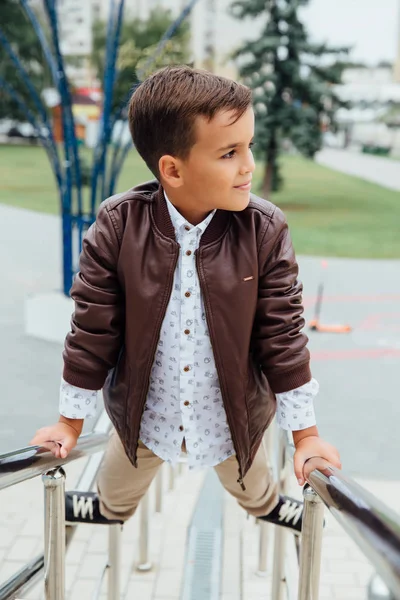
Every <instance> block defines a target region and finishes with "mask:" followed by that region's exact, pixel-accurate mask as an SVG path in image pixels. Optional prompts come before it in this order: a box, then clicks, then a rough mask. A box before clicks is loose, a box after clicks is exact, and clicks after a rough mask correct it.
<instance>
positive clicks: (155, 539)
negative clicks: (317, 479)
mask: <svg viewBox="0 0 400 600" xmlns="http://www.w3.org/2000/svg"><path fill="white" fill-rule="evenodd" d="M83 464H84V460H79V461H77V462H76V463H75V464H74V463H73V464H71V465H69V466H68V467H67V476H68V477H67V483H68V486H67V487H69V488H73V487H74V485H73V484H74V482H75V481H76V479H77V478H78V474H79V473H80V471H81V469H82V468H83ZM164 473H165V476H164V486H165V488H166V487H167V481H166V480H167V474H168V470H167V468H165V471H164ZM203 477H204V475H203V474H202V473H198V474H192V473H190V474H189V473H187V472H186V471H184V474H183V475H182V476H180V477H178V478H177V480H176V486H175V489H174V491H173V492H168V491H165V494H164V508H163V513H162V514H161V515H160V514H154V511H153V508H151V515H152V517H151V521H150V529H151V550H150V552H151V561H152V563H153V569H152V570H151V571H148V572H145V573H140V572H138V571H137V570H136V565H137V560H138V548H139V545H138V534H139V516H140V511H138V512H137V514H136V515H135V517H134V518H133V519H131V521H130V522H129V523H128V524H127V525H126V526H125V528H124V533H123V547H122V584H123V585H122V590H123V592H124V595H123V598H124V599H126V600H128V599H129V600H133V599H136V598H137V599H140V600H181V596H180V590H181V584H182V576H183V566H184V560H185V550H186V533H187V527H188V525H189V523H190V520H191V515H192V512H193V509H194V506H195V502H196V499H197V495H198V492H199V490H200V488H201V485H202V482H203ZM358 482H359V483H360V484H361V485H363V486H364V487H366V488H367V489H369V490H370V491H371V492H372V493H374V494H375V495H376V496H378V497H379V498H380V499H381V500H382V501H383V502H385V503H386V504H387V505H388V506H391V507H392V508H393V509H394V510H396V511H397V512H399V513H400V482H391V483H387V482H386V483H385V482H381V481H368V480H362V479H358ZM292 488H293V489H292V490H291V493H292V495H297V496H299V493H300V489H299V488H298V486H297V485H296V483H295V481H294V479H293V486H292ZM2 494H3V499H2V500H3V503H2V507H3V511H2V513H1V519H0V582H1V583H3V582H4V581H5V580H6V579H7V578H8V577H9V576H11V575H13V574H14V573H15V571H17V570H18V569H19V568H20V567H22V566H24V564H25V563H26V562H27V561H28V560H29V559H31V558H33V557H34V556H36V555H37V554H38V553H39V552H41V551H42V549H43V534H42V529H43V517H42V515H43V507H42V495H43V490H42V484H41V481H40V478H39V479H35V480H32V481H29V482H27V483H24V484H20V485H19V486H14V487H13V488H10V489H8V490H5V491H3V492H2ZM150 494H151V495H150V498H151V501H153V499H154V490H150ZM273 529H274V528H273V527H272V526H271V536H270V545H269V553H268V557H269V573H268V574H267V576H266V577H260V576H258V575H257V569H258V548H259V538H258V536H259V528H258V526H256V525H255V523H254V519H250V518H249V519H247V518H246V515H245V513H244V512H243V511H242V510H241V509H240V508H239V507H238V506H237V505H236V503H235V501H234V500H233V499H232V498H231V497H230V496H228V494H226V495H225V515H224V556H223V574H222V589H221V595H220V599H221V600H269V599H270V598H271V595H270V590H271V572H272V554H273V548H272V544H273ZM107 535H108V528H107V527H101V526H100V527H96V526H91V525H89V526H79V527H78V530H77V532H76V534H75V536H74V539H73V542H72V544H71V547H70V548H69V550H68V555H67V567H66V586H67V591H68V594H67V600H77V599H79V600H89V599H90V598H91V596H92V593H93V591H94V589H95V588H96V585H97V582H98V579H99V576H100V572H101V571H102V569H103V567H104V565H105V561H106V556H107ZM372 574H373V568H372V566H371V565H370V564H369V562H368V561H367V559H366V558H365V557H364V556H363V555H362V554H361V552H360V551H359V550H358V548H357V547H356V546H355V544H354V543H353V542H352V541H351V540H350V538H349V537H348V536H347V535H346V534H345V533H344V531H343V530H342V528H341V527H340V526H339V525H338V524H337V522H336V521H335V519H334V518H333V517H332V516H331V515H329V514H328V515H327V526H326V529H325V533H324V543H323V557H322V569H321V593H320V599H321V600H335V599H340V600H366V598H367V596H366V593H367V584H368V581H369V579H370V577H371V575H372ZM42 585H43V584H42V583H40V585H38V586H36V588H35V589H34V590H31V591H30V592H29V593H28V594H24V595H23V596H22V600H41V599H42V598H43V596H42V589H43V588H42ZM105 590H106V585H103V592H102V595H101V598H102V600H105V599H106V595H105ZM182 600H188V599H182Z"/></svg>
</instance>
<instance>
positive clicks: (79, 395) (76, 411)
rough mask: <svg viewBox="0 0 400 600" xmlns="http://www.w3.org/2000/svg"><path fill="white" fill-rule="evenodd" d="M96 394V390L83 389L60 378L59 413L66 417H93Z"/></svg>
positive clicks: (95, 408) (95, 407)
mask: <svg viewBox="0 0 400 600" xmlns="http://www.w3.org/2000/svg"><path fill="white" fill-rule="evenodd" d="M97 395H98V391H96V390H84V389H82V388H78V387H76V386H74V385H71V384H70V383H67V382H66V381H65V380H64V379H61V385H60V403H59V411H60V415H62V416H63V417H66V418H67V419H93V418H94V417H95V416H96V410H97Z"/></svg>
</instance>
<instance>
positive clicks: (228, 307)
mask: <svg viewBox="0 0 400 600" xmlns="http://www.w3.org/2000/svg"><path fill="white" fill-rule="evenodd" d="M129 123H130V129H131V133H132V137H133V141H134V144H135V146H136V148H137V150H138V152H139V154H140V155H141V156H142V158H143V159H144V160H145V162H146V163H147V165H148V167H149V168H150V170H151V171H152V172H153V173H154V175H155V176H156V178H157V180H158V181H154V182H150V183H146V184H143V185H141V186H138V187H136V188H134V189H133V190H130V191H128V192H126V193H124V194H118V195H116V196H114V197H112V198H109V199H108V200H106V201H105V202H104V203H103V204H102V205H101V206H100V209H99V212H98V215H97V219H96V222H95V223H94V224H93V225H92V227H91V228H90V229H89V231H88V233H87V235H86V238H85V240H84V243H83V251H82V255H81V258H80V271H79V273H78V275H77V277H76V279H75V282H74V284H73V287H72V290H71V295H72V298H73V299H74V300H75V312H74V315H73V318H72V324H71V332H70V333H69V334H68V335H67V338H66V342H65V349H64V354H63V356H64V374H63V381H62V385H61V399H60V413H61V416H60V420H59V422H58V423H57V424H56V425H53V426H51V427H46V428H43V429H41V430H39V431H38V432H37V434H36V435H35V437H34V439H33V440H32V442H31V443H32V444H38V445H42V446H46V447H48V448H49V449H51V450H52V451H53V453H54V454H55V455H58V456H61V457H65V456H66V455H67V454H68V452H69V451H70V450H71V449H72V448H73V447H74V446H75V444H76V442H77V439H78V437H79V435H80V433H81V431H82V425H83V420H84V418H89V417H90V416H92V415H93V414H94V412H95V408H96V397H97V390H100V389H101V388H103V395H104V401H105V406H106V409H107V412H108V414H109V416H110V419H111V421H112V423H113V425H114V428H115V430H114V432H113V435H112V436H111V438H110V441H109V444H108V447H107V450H106V453H105V457H104V461H103V465H102V468H101V470H100V473H99V478H98V494H82V493H79V492H74V493H72V494H69V495H67V519H68V520H69V521H73V520H75V521H81V522H82V521H91V522H98V523H101V522H103V523H109V522H115V521H125V520H126V519H128V518H129V517H130V516H132V515H133V513H134V512H135V510H136V507H137V505H138V503H139V501H140V499H141V498H142V497H143V495H144V494H145V492H146V491H147V489H148V487H149V485H150V483H151V481H152V479H153V478H154V476H155V474H156V472H157V469H158V468H159V466H160V465H161V464H162V462H163V461H168V462H170V463H171V464H175V463H176V462H177V460H178V458H179V455H180V453H181V451H182V450H183V451H185V452H186V453H187V456H188V462H189V465H190V467H197V466H199V467H200V466H213V467H214V468H215V469H216V472H217V474H218V476H219V478H220V480H221V483H222V484H223V486H224V487H225V488H226V489H227V490H228V491H229V492H230V493H231V494H232V495H233V496H234V497H235V498H236V499H237V500H238V502H239V504H240V505H241V506H242V507H243V508H244V509H245V510H246V511H247V512H248V513H250V514H252V515H254V516H256V517H259V518H262V519H265V520H267V521H270V522H272V523H276V524H281V525H285V526H286V527H290V528H292V529H294V530H296V531H299V530H300V528H301V517H302V503H301V502H297V501H295V500H293V499H290V498H287V497H282V496H281V497H278V495H277V492H276V486H275V485H274V483H273V482H272V481H271V479H270V470H269V468H268V463H267V457H266V454H265V450H264V446H263V444H262V439H263V435H264V432H265V430H266V428H267V427H268V425H269V423H270V421H271V419H272V418H273V416H274V414H275V412H277V419H278V422H279V424H280V426H281V427H283V428H285V429H291V430H292V431H293V438H294V443H295V445H296V455H295V473H296V476H297V478H298V481H299V484H300V485H302V484H303V483H304V477H303V466H304V464H305V462H306V460H307V459H308V458H311V457H314V456H320V457H323V458H325V459H326V460H328V461H329V462H330V463H332V464H334V465H336V466H338V467H340V460H339V455H338V452H337V450H336V449H335V448H333V447H332V446H330V445H329V444H327V443H326V442H324V441H323V440H321V439H320V438H319V437H318V430H317V428H316V426H315V418H314V411H313V397H314V396H315V394H316V393H317V391H318V384H317V383H316V382H315V380H313V379H312V378H311V373H310V367H309V352H308V350H307V348H306V344H307V338H306V337H305V336H304V335H303V334H302V333H301V329H302V327H303V326H304V320H303V318H302V316H301V315H302V312H303V307H302V304H301V302H302V299H301V292H302V287H301V284H300V283H299V282H298V281H297V279H296V277H297V272H298V268H297V264H296V260H295V256H294V252H293V248H292V245H291V241H290V237H289V233H288V228H287V225H286V222H285V218H284V216H283V214H282V212H281V211H280V210H279V209H278V208H276V207H275V206H273V205H272V204H271V203H269V202H267V201H264V200H262V199H260V198H257V197H256V196H253V195H250V188H251V179H252V173H253V171H254V168H255V165H254V160H253V156H252V152H251V147H252V144H253V141H252V140H253V136H254V113H253V109H252V105H251V92H250V90H249V89H248V88H247V87H245V86H243V85H240V84H238V83H235V82H233V81H230V80H228V79H225V78H222V77H218V76H216V75H213V74H210V73H207V72H205V71H199V70H194V69H191V68H189V67H186V66H178V67H168V68H165V69H162V70H160V71H159V72H157V73H155V74H154V75H152V76H151V77H149V78H148V79H146V80H145V81H144V82H143V83H142V85H141V86H140V87H139V88H138V90H137V91H136V92H135V94H134V95H133V97H132V99H131V102H130V107H129ZM54 442H56V444H55V443H54ZM82 497H84V500H85V502H87V500H88V499H89V503H90V504H91V510H90V512H89V513H88V514H85V513H83V512H82V513H81V512H80V510H79V506H81V505H82V503H81V502H80V498H82ZM85 502H83V504H85ZM85 512H86V511H85Z"/></svg>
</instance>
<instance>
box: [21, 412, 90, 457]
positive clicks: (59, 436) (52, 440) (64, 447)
mask: <svg viewBox="0 0 400 600" xmlns="http://www.w3.org/2000/svg"><path fill="white" fill-rule="evenodd" d="M75 423H76V424H75ZM75 423H74V425H70V424H69V423H65V422H62V421H60V422H58V423H56V424H55V425H50V427H42V429H38V430H37V432H36V433H35V436H34V437H33V439H32V440H31V441H30V442H29V445H30V446H41V447H42V448H47V449H48V450H50V452H51V453H52V454H54V456H55V457H56V458H66V457H67V456H68V454H69V453H70V452H71V450H72V449H73V448H75V446H76V444H77V441H78V438H79V436H80V434H81V432H82V425H83V420H82V421H81V420H78V419H77V420H76V422H75Z"/></svg>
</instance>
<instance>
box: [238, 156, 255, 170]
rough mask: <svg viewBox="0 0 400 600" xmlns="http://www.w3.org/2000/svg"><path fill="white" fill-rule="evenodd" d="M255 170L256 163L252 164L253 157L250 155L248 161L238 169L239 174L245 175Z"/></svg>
mask: <svg viewBox="0 0 400 600" xmlns="http://www.w3.org/2000/svg"><path fill="white" fill-rule="evenodd" d="M255 168H256V163H255V162H254V158H253V155H251V156H250V157H249V160H248V161H247V162H246V164H245V165H243V166H242V168H241V169H240V174H241V175H246V173H253V172H254V169H255Z"/></svg>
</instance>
